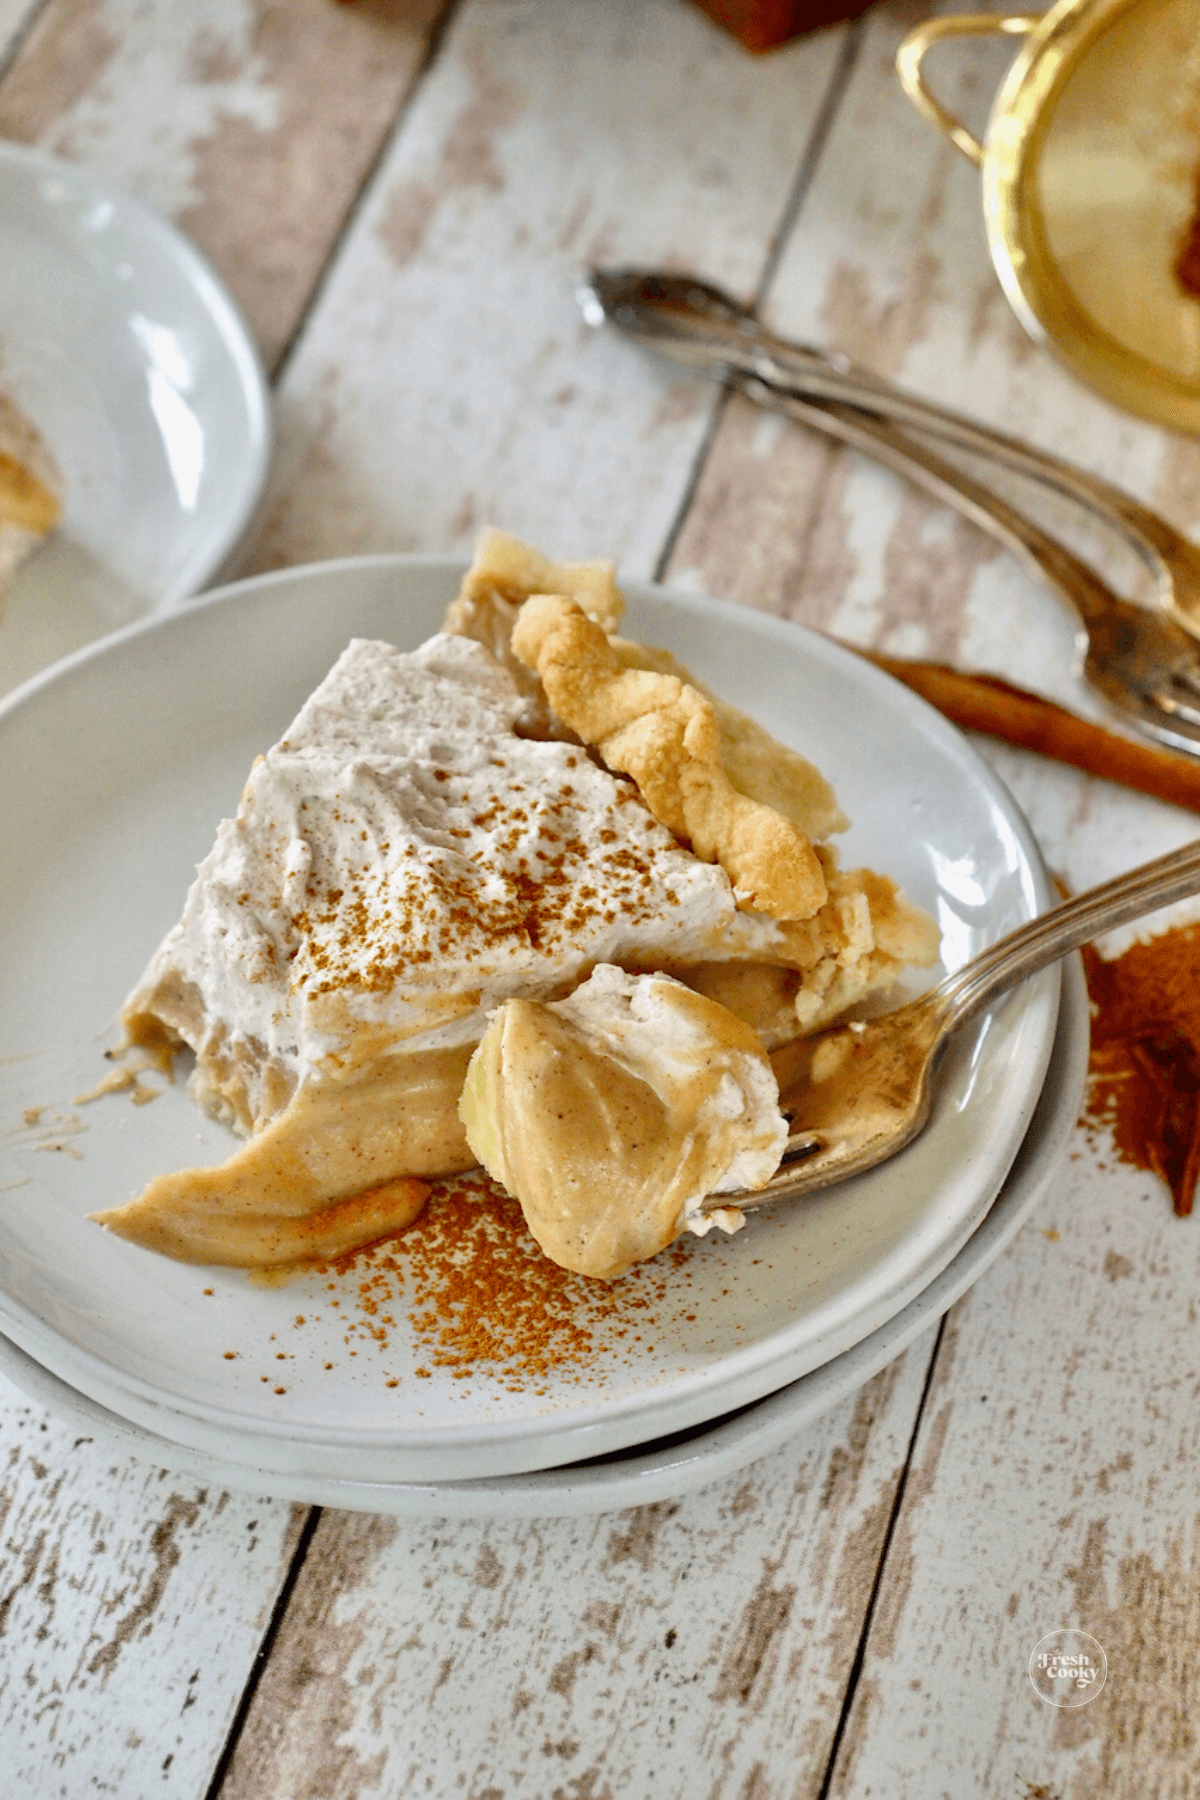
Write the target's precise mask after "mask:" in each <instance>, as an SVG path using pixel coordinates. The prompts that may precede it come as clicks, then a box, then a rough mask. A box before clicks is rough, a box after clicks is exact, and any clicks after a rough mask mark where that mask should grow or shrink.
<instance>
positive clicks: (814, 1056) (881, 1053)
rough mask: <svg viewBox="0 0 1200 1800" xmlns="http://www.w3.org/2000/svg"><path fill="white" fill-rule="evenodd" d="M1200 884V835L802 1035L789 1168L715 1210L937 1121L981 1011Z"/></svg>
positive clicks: (827, 1173)
mask: <svg viewBox="0 0 1200 1800" xmlns="http://www.w3.org/2000/svg"><path fill="white" fill-rule="evenodd" d="M1197 892H1200V841H1197V842H1194V843H1191V844H1186V845H1185V846H1184V847H1183V849H1181V850H1174V851H1172V852H1171V854H1170V855H1169V856H1162V857H1159V858H1158V860H1157V861H1156V862H1152V863H1146V864H1144V865H1143V866H1142V867H1141V868H1138V869H1132V870H1130V872H1129V873H1128V874H1126V875H1120V876H1118V877H1117V878H1116V880H1115V881H1107V882H1105V883H1104V884H1103V886H1101V887H1097V888H1091V889H1089V891H1088V892H1087V893H1085V894H1079V895H1077V896H1076V898H1075V899H1073V900H1068V901H1066V902H1065V903H1064V904H1063V905H1062V906H1056V907H1054V908H1052V909H1051V911H1050V912H1048V913H1043V914H1042V916H1041V917H1040V918H1037V919H1033V920H1031V921H1030V923H1029V924H1028V925H1022V926H1021V927H1020V929H1019V930H1017V931H1014V932H1010V933H1009V935H1008V936H1007V937H1004V938H1001V939H1000V941H999V943H996V944H993V945H992V946H991V948H990V949H988V950H985V951H984V952H983V954H982V955H980V956H977V957H975V958H974V959H973V960H972V961H971V962H969V963H967V964H965V965H964V967H963V968H961V969H958V970H956V971H955V973H954V974H953V975H947V976H946V978H945V980H944V981H941V982H939V983H938V985H937V986H936V987H934V988H931V989H930V990H929V992H928V993H927V994H922V995H921V996H920V998H919V999H916V1000H913V1001H911V1002H910V1004H909V1005H907V1006H902V1007H900V1008H898V1010H897V1011H895V1012H892V1013H887V1014H886V1015H885V1016H884V1017H882V1018H879V1019H871V1020H870V1021H868V1022H867V1023H866V1024H854V1025H836V1026H834V1027H832V1029H830V1030H829V1031H825V1032H820V1033H818V1034H817V1036H815V1037H812V1038H808V1039H804V1040H801V1041H800V1043H799V1044H798V1046H797V1047H796V1048H797V1050H798V1052H799V1057H798V1059H797V1060H798V1061H799V1063H800V1068H799V1070H798V1072H794V1073H793V1074H792V1076H791V1078H790V1079H789V1078H787V1077H785V1078H784V1080H782V1081H781V1083H780V1087H781V1090H782V1091H781V1094H780V1105H781V1106H782V1107H783V1109H784V1111H785V1112H787V1113H789V1114H790V1116H791V1118H792V1133H791V1136H790V1137H789V1139H788V1144H787V1148H786V1150H785V1151H784V1158H783V1162H782V1164H781V1165H780V1168H779V1170H778V1172H777V1173H776V1174H775V1175H774V1176H773V1177H772V1178H771V1180H770V1181H769V1182H768V1183H767V1185H766V1186H765V1187H762V1188H758V1189H756V1190H755V1191H754V1192H738V1193H734V1194H729V1193H725V1194H710V1195H709V1196H708V1198H707V1200H706V1201H705V1203H704V1210H705V1211H706V1212H715V1211H718V1210H719V1209H720V1208H721V1207H730V1206H733V1207H737V1208H739V1209H740V1210H741V1211H743V1212H746V1211H749V1210H751V1209H753V1208H755V1207H759V1206H765V1205H766V1204H767V1203H768V1202H771V1201H776V1200H792V1199H796V1198H797V1197H798V1196H800V1195H801V1194H810V1193H815V1192H816V1191H817V1190H818V1189H819V1188H823V1187H829V1186H830V1185H831V1184H832V1183H833V1182H835V1181H845V1180H847V1179H848V1178H849V1177H850V1176H851V1175H861V1174H862V1173H864V1171H865V1170H867V1169H873V1168H874V1167H875V1166H876V1165H877V1164H879V1163H881V1162H884V1161H886V1160H887V1158H888V1157H890V1156H894V1155H895V1154H896V1152H897V1151H898V1150H902V1149H903V1148H904V1147H905V1145H906V1144H910V1143H911V1142H912V1140H913V1139H914V1138H915V1137H916V1136H917V1135H918V1133H919V1132H920V1131H921V1130H922V1129H923V1128H924V1126H925V1124H926V1123H927V1121H928V1119H929V1114H930V1111H931V1108H932V1103H933V1092H934V1086H935V1083H936V1080H937V1075H938V1072H939V1070H940V1068H941V1066H942V1063H943V1061H944V1058H945V1054H946V1051H947V1049H948V1047H949V1045H950V1042H951V1039H952V1038H953V1036H954V1034H955V1032H956V1031H958V1030H959V1029H960V1027H961V1026H963V1025H965V1024H966V1023H967V1021H968V1020H969V1019H972V1018H974V1017H975V1015H976V1014H977V1013H979V1012H981V1011H982V1010H983V1008H984V1007H985V1006H988V1005H989V1004H990V1003H991V1002H992V1001H993V1000H995V999H997V998H998V997H999V995H1001V994H1004V993H1007V992H1008V990H1009V989H1010V988H1013V987H1016V986H1017V984H1018V983H1019V982H1022V981H1027V980H1028V979H1029V977H1030V976H1031V975H1036V974H1037V973H1038V971H1039V970H1041V969H1044V968H1046V967H1048V965H1049V964H1050V963H1052V962H1057V961H1058V960H1059V958H1060V957H1063V956H1066V955H1068V954H1069V952H1070V951H1072V950H1077V949H1078V948H1079V946H1080V945H1081V944H1086V943H1088V942H1089V941H1090V940H1091V939H1092V938H1094V937H1098V936H1099V935H1100V933H1101V932H1104V931H1111V930H1112V929H1114V927H1116V926H1118V925H1124V924H1127V923H1128V922H1129V921H1130V920H1131V919H1138V918H1141V917H1142V915H1143V914H1145V913H1148V912H1154V911H1155V910H1156V909H1157V908H1158V907H1160V906H1168V905H1170V904H1171V902H1172V901H1175V900H1182V899H1185V898H1186V897H1187V896H1188V895H1189V894H1195V893H1197Z"/></svg>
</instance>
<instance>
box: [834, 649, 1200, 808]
mask: <svg viewBox="0 0 1200 1800" xmlns="http://www.w3.org/2000/svg"><path fill="white" fill-rule="evenodd" d="M859 655H860V656H865V657H866V658H867V660H868V661H869V662H873V663H874V664H875V665H876V666H877V667H878V668H880V669H886V670H887V672H888V674H889V675H894V676H895V678H896V680H897V681H902V682H903V683H904V685H905V687H909V688H912V690H913V692H914V693H917V694H920V695H921V697H922V699H924V700H928V701H929V703H930V705H931V706H936V707H937V709H938V711H939V712H940V713H944V714H945V716H946V718H948V719H951V720H953V722H954V724H956V725H961V726H962V728H963V729H964V731H980V732H983V733H984V734H985V735H986V736H988V737H995V738H1002V739H1003V741H1004V742H1005V743H1006V744H1016V745H1018V746H1019V748H1021V749H1022V750H1034V751H1036V752H1037V753H1038V755H1040V756H1049V757H1052V758H1053V759H1054V761H1055V762H1061V763H1069V764H1070V765H1071V767H1072V768H1075V769H1082V770H1083V772H1084V773H1085V774H1086V775H1098V776H1100V777H1101V778H1102V779H1103V780H1105V781H1115V782H1118V783H1119V784H1120V786H1122V787H1128V788H1136V789H1137V791H1138V792H1139V793H1142V794H1153V796H1154V798H1155V799H1156V800H1166V801H1167V802H1168V803H1169V804H1170V805H1172V806H1183V807H1186V808H1187V809H1188V810H1189V811H1191V812H1200V758H1197V759H1196V760H1195V761H1193V760H1192V759H1191V758H1190V757H1189V756H1186V755H1185V754H1184V753H1183V752H1182V751H1178V750H1167V749H1159V748H1158V747H1157V746H1155V745H1153V744H1138V743H1134V742H1133V741H1131V740H1130V739H1129V738H1124V737H1118V735H1117V734H1116V732H1114V731H1106V730H1105V729H1104V727H1103V726H1102V725H1093V724H1092V722H1091V720H1090V719H1081V718H1079V717H1078V716H1077V715H1076V714H1075V713H1072V712H1068V711H1067V710H1066V708H1065V707H1062V706H1056V705H1055V704H1054V702H1053V701H1052V700H1043V699H1042V697H1041V696H1040V695H1039V694H1031V693H1029V692H1028V690H1027V689H1025V688H1019V687H1014V686H1013V685H1012V683H1011V682H1007V681H1001V680H1000V679H999V677H998V676H995V675H970V674H967V673H966V672H965V671H963V670H961V669H952V668H950V667H949V666H948V665H947V664H945V663H929V662H912V661H909V660H908V659H907V658H906V657H899V656H881V655H879V654H878V653H877V652H875V651H873V650H860V651H859Z"/></svg>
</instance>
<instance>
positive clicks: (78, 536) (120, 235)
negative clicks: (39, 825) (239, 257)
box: [0, 144, 271, 692]
mask: <svg viewBox="0 0 1200 1800" xmlns="http://www.w3.org/2000/svg"><path fill="white" fill-rule="evenodd" d="M0 242H2V243H3V253H2V254H0V395H3V396H6V397H7V398H8V399H9V400H10V401H12V402H14V403H15V404H16V405H17V406H18V407H19V408H20V409H21V411H22V412H24V413H25V414H26V415H27V416H28V418H29V419H31V420H32V421H33V423H34V425H35V426H36V427H37V429H38V431H39V432H40V433H41V435H42V437H43V438H44V439H45V441H46V443H47V444H48V446H49V448H50V451H51V453H52V454H53V456H54V458H55V460H56V462H57V463H58V466H59V470H60V472H61V475H62V498H63V503H64V514H63V521H62V525H61V528H60V530H59V532H58V534H57V535H56V537H55V538H54V539H53V540H52V541H51V542H50V543H49V544H48V545H47V546H46V547H45V548H44V549H42V550H41V551H39V552H38V554H37V555H36V556H35V557H33V558H31V560H30V561H29V562H28V563H26V564H25V565H24V566H23V567H22V569H21V570H20V571H19V572H18V574H17V575H16V577H15V578H14V580H13V582H12V584H11V586H10V587H9V588H8V589H7V590H6V592H5V595H4V597H3V600H2V601H0V692H2V691H4V690H5V689H8V688H11V687H13V686H15V685H16V683H17V682H18V681H21V680H24V679H25V677H26V676H28V675H30V674H32V673H33V672H34V671H35V670H37V669H40V668H43V667H44V666H45V665H46V664H47V663H49V662H50V661H52V660H53V659H54V658H55V657H58V656H60V655H62V654H63V653H64V652H65V651H67V650H69V649H74V648H75V647H76V646H77V645H78V644H81V643H84V642H86V641H88V640H90V639H91V638H94V637H97V636H99V635H100V634H101V633H103V632H106V631H111V630H112V629H113V628H114V627H115V626H117V625H121V624H124V623H125V622H126V621H127V620H128V619H130V618H133V617H135V616H137V615H139V614H141V613H143V612H146V611H148V610H149V609H150V608H152V607H155V606H169V605H171V604H172V603H173V602H175V601H177V600H179V599H181V598H183V597H184V596H186V595H189V594H193V593H195V592H196V591H197V590H198V589H199V588H201V587H203V586H204V584H205V583H206V582H207V581H209V580H210V579H211V578H212V576H213V575H214V574H215V573H216V571H217V570H218V569H219V568H220V566H221V564H222V563H223V562H224V561H225V560H226V558H227V557H228V555H229V553H230V551H231V550H232V548H233V546H234V544H235V543H236V542H237V540H238V539H239V537H240V536H241V535H242V532H243V531H244V529H245V527H246V524H247V522H248V520H249V518H250V514H251V512H252V510H253V508H254V506H255V504H256V503H257V500H258V497H259V494H260V492H261V489H262V485H263V481H264V479H265V477H266V471H267V464H268V461H269V458H270V448H271V423H270V410H269V402H268V398H267V390H266V384H265V381H264V377H263V372H262V367H261V364H260V362H259V357H258V351H257V349H256V348H255V345H254V340H253V338H252V337H251V335H250V332H249V330H248V328H247V326H246V324H245V322H244V320H243V319H242V316H241V313H240V312H239V311H238V308H237V306H236V305H235V303H234V301H233V299H232V298H231V296H230V295H229V293H228V291H227V290H226V288H225V287H224V285H223V283H222V282H221V281H220V280H219V278H218V277H217V275H216V274H215V273H214V271H213V269H212V268H211V267H210V265H209V264H208V262H207V261H206V260H205V258H204V257H203V256H201V254H200V252H199V251H198V250H197V249H196V248H195V247H194V246H193V245H192V244H190V243H189V242H188V240H187V239H186V238H185V237H183V236H182V235H181V234H180V233H179V232H178V231H176V230H175V228H174V227H173V226H172V225H169V224H168V223H167V221H166V220H165V219H163V218H160V217H159V215H158V214H157V213H155V212H152V211H151V210H150V209H149V208H148V207H146V206H143V205H142V204H141V202H140V201H137V200H134V199H133V198H132V196H130V195H129V194H126V193H123V192H122V191H121V190H120V189H119V188H116V187H114V186H112V184H111V183H109V182H107V181H104V180H103V179H102V178H101V177H99V176H97V175H94V174H92V173H91V172H90V171H88V170H86V169H81V168H78V167H76V166H74V165H73V164H71V163H66V162H60V161H58V160H57V159H56V158H54V157H50V156H46V155H44V154H43V153H42V152H41V151H37V150H28V149H25V148H23V147H21V146H19V145H16V144H0Z"/></svg>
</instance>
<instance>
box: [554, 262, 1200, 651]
mask: <svg viewBox="0 0 1200 1800" xmlns="http://www.w3.org/2000/svg"><path fill="white" fill-rule="evenodd" d="M579 299H580V304H581V306H582V308H583V311H584V315H585V317H586V318H588V319H589V321H590V322H591V323H593V324H599V323H600V322H602V321H606V322H608V323H609V324H613V325H616V326H617V327H618V329H620V330H621V331H623V332H625V333H626V334H627V335H629V336H631V337H634V338H637V339H638V340H639V341H640V342H641V343H642V344H643V345H644V346H645V348H646V349H648V350H652V351H655V352H656V353H658V354H659V355H662V356H665V357H667V358H668V359H669V360H670V361H671V362H674V363H676V364H680V365H682V366H684V367H686V368H690V369H693V370H698V371H701V372H704V373H706V374H709V375H715V376H717V377H723V376H725V375H726V374H730V373H735V372H736V373H738V374H741V375H744V376H749V377H751V378H757V379H758V380H760V381H762V382H764V383H766V384H767V385H768V386H770V387H771V388H778V389H781V390H782V391H784V392H785V393H792V394H795V395H798V396H801V397H803V398H805V399H809V400H818V401H822V402H825V401H839V402H842V403H844V404H846V405H850V406H857V407H865V408H866V409H867V410H868V411H869V412H872V413H875V414H880V415H882V416H883V417H885V418H887V419H890V420H891V421H892V422H893V423H895V424H897V425H902V426H905V427H907V428H909V429H910V430H916V431H921V432H928V433H930V434H931V435H933V436H935V437H939V438H942V439H943V440H945V441H946V442H949V443H953V444H957V445H958V446H959V447H960V448H961V449H963V450H967V451H969V452H971V453H972V454H974V455H977V456H982V457H986V458H988V459H989V460H990V461H992V462H994V463H998V464H1000V465H1001V466H1002V467H1004V468H1007V469H1011V470H1013V472H1014V473H1016V474H1018V475H1023V476H1026V477H1028V478H1029V479H1031V480H1034V481H1038V482H1040V483H1041V484H1042V485H1043V486H1044V487H1047V488H1049V489H1051V490H1052V491H1053V492H1054V493H1057V494H1059V495H1060V496H1062V497H1063V498H1064V499H1067V500H1070V501H1073V502H1074V503H1075V504H1076V505H1078V506H1080V507H1082V508H1083V509H1084V511H1086V512H1088V513H1089V514H1091V516H1092V517H1093V518H1095V519H1097V520H1099V521H1100V523H1101V524H1103V525H1106V526H1108V527H1110V528H1111V529H1112V530H1114V531H1116V532H1117V533H1118V534H1119V535H1120V536H1121V537H1122V538H1123V539H1124V540H1125V542H1126V544H1127V545H1128V546H1129V548H1130V549H1131V550H1132V551H1133V552H1134V554H1135V555H1136V556H1137V557H1138V559H1139V560H1140V561H1141V563H1142V564H1143V565H1144V566H1145V568H1146V569H1147V570H1148V571H1149V572H1150V574H1151V576H1152V577H1153V579H1154V581H1155V584H1156V586H1157V589H1158V600H1159V604H1160V605H1161V606H1162V607H1163V608H1164V610H1166V611H1167V612H1169V613H1171V614H1172V615H1173V616H1174V617H1175V618H1176V619H1177V620H1178V622H1179V623H1180V624H1181V625H1183V626H1184V628H1185V629H1186V630H1189V631H1191V632H1194V633H1196V634H1197V635H1200V549H1198V548H1197V546H1196V545H1195V544H1193V543H1192V542H1191V541H1190V539H1188V538H1186V537H1184V535H1183V533H1182V532H1180V531H1177V530H1176V528H1175V527H1174V526H1173V525H1171V524H1169V523H1168V522H1167V520H1166V519H1164V518H1162V517H1160V515H1159V514H1158V513H1156V512H1154V511H1152V510H1151V508H1150V507H1148V506H1144V505H1143V504H1142V503H1141V501H1140V500H1135V499H1134V497H1133V496H1132V494H1127V493H1125V492H1124V491H1123V490H1122V489H1121V488H1119V487H1116V486H1114V484H1113V483H1112V482H1109V481H1105V480H1104V479H1103V477H1102V476H1099V475H1092V474H1090V473H1089V472H1088V471H1087V470H1086V469H1080V468H1077V467H1076V466H1075V465H1074V464H1073V463H1069V462H1064V461H1063V459H1062V458H1061V457H1057V456H1054V455H1052V454H1051V452H1050V451H1048V450H1037V449H1035V448H1034V447H1033V445H1032V444H1026V443H1022V441H1021V440H1020V439H1019V438H1014V437H1010V436H1008V434H1007V433H1005V432H1001V431H995V430H993V429H992V428H991V427H990V426H987V425H981V424H979V423H978V422H977V421H975V420H973V419H968V418H965V417H964V416H963V415H962V414H961V413H956V412H951V411H950V410H949V409H947V408H945V407H941V406H937V405H936V404H935V403H934V402H933V401H931V400H921V399H918V397H917V396H916V395H915V394H907V393H905V392H904V390H903V389H902V388H897V387H893V386H892V385H891V383H889V382H886V381H883V380H881V379H880V377H879V376H877V375H873V374H871V373H870V371H869V370H867V369H861V368H858V367H857V366H856V365H855V364H854V363H852V362H851V361H850V359H849V357H846V356H841V355H839V354H836V353H831V352H827V351H823V350H819V349H817V348H816V347H815V346H813V345H810V344H801V343H797V342H795V341H794V340H792V339H790V338H783V337H779V336H778V335H777V334H776V333H775V332H773V331H770V330H769V329H768V328H767V327H766V326H765V325H763V324H761V323H760V322H759V320H757V319H756V318H755V317H754V314H753V313H752V312H750V311H749V309H748V308H746V307H744V306H742V305H741V304H740V303H739V302H738V301H737V300H735V299H733V298H732V296H730V295H729V294H726V293H725V292H723V290H722V289H720V288H718V287H715V286H714V285H713V284H712V283H711V282H708V281H702V280H701V279H700V278H699V277H698V276H694V275H672V274H668V273H662V272H658V271H655V270H648V269H593V270H592V272H591V274H590V275H589V277H588V280H587V281H586V282H585V283H584V285H583V286H582V287H581V289H580V292H579Z"/></svg>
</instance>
